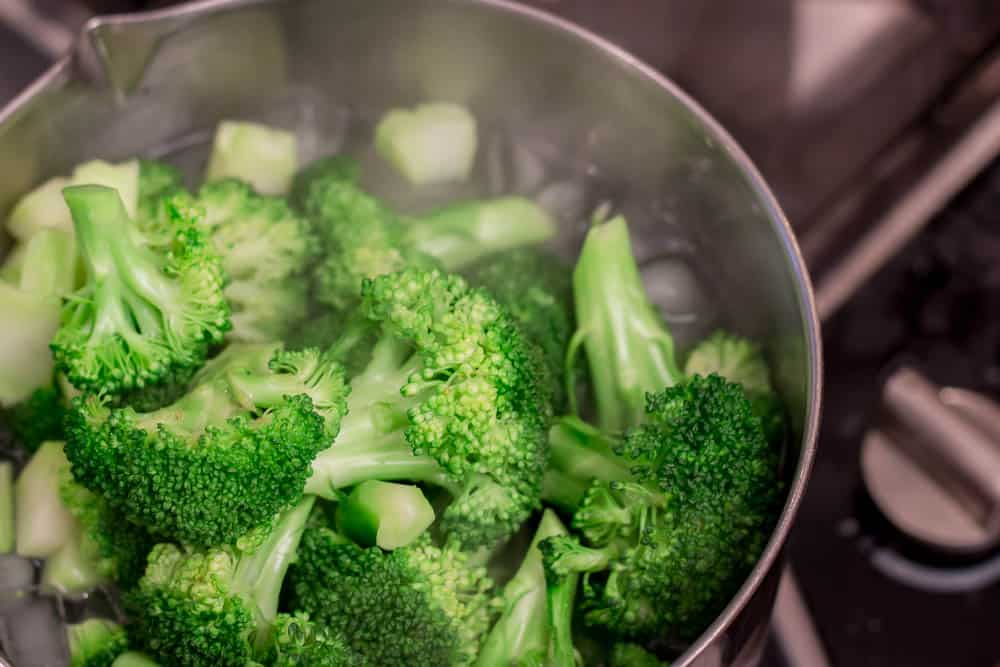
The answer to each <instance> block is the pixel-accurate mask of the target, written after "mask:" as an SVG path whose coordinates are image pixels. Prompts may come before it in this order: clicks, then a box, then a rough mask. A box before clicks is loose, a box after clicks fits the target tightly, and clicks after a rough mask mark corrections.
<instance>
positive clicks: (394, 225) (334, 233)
mask: <svg viewBox="0 0 1000 667" xmlns="http://www.w3.org/2000/svg"><path fill="white" fill-rule="evenodd" d="M305 208H306V212H307V214H308V216H309V217H310V219H311V220H312V221H313V223H314V224H315V226H316V229H317V231H318V233H319V234H320V236H321V237H322V238H323V241H324V245H325V246H326V259H325V260H324V261H323V262H321V263H320V264H319V265H318V266H317V267H316V274H315V282H316V296H317V298H318V299H319V300H321V301H322V302H324V303H326V304H328V305H330V306H332V307H333V308H335V309H337V310H344V309H348V308H350V307H352V306H353V305H355V304H356V303H357V301H358V298H359V295H360V288H361V283H362V281H363V280H364V279H365V278H375V277H378V276H380V275H384V274H387V273H393V272H396V271H400V270H402V269H404V268H408V267H414V268H430V267H433V266H437V265H440V266H442V267H444V268H445V269H447V270H450V271H454V270H459V269H461V268H462V267H465V266H470V265H472V264H474V263H476V262H477V261H478V260H480V259H482V258H483V257H486V256H488V255H491V254H494V253H497V252H500V251H503V250H510V249H512V248H516V247H518V246H522V245H532V244H536V243H541V242H542V241H545V240H546V239H548V238H550V237H551V236H552V235H553V234H554V233H555V224H554V223H553V222H552V220H551V219H550V218H549V217H548V215H547V214H546V213H545V212H544V211H542V210H541V209H540V208H539V207H538V206H537V205H535V204H533V203H531V202H529V201H527V200H523V199H519V198H505V199H497V200H490V201H477V202H468V203H463V204H459V205H455V206H452V207H449V208H446V209H442V210H440V211H436V212H434V213H430V214H428V215H425V216H422V217H420V218H417V219H413V220H408V221H404V220H403V219H401V218H400V217H398V216H397V215H395V214H394V213H393V212H392V211H390V210H389V209H388V208H386V207H385V206H384V205H383V204H382V203H381V202H379V201H378V200H377V199H375V198H374V197H371V196H370V195H368V194H366V193H365V192H363V191H362V190H361V189H360V188H358V187H357V186H356V185H354V184H353V183H350V182H346V181H344V180H342V179H340V178H328V179H316V180H315V181H314V182H313V184H312V186H311V188H310V191H309V197H308V199H307V202H306V207H305Z"/></svg>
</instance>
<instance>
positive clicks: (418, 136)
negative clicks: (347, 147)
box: [375, 102, 478, 185]
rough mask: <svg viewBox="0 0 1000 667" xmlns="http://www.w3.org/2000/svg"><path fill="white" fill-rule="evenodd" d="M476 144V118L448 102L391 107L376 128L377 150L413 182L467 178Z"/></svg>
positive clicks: (450, 180) (436, 183)
mask: <svg viewBox="0 0 1000 667" xmlns="http://www.w3.org/2000/svg"><path fill="white" fill-rule="evenodd" d="M477 143H478V136H477V131H476V117H475V116H473V115H472V113H471V112H470V111H469V110H468V109H466V108H465V107H463V106H459V105H457V104H450V103H447V102H431V103H427V104H421V105H418V106H416V107H414V108H413V109H390V110H389V111H387V112H386V113H385V114H384V115H383V116H382V118H381V119H379V122H378V125H377V126H376V127H375V151H376V152H377V153H378V154H379V155H380V156H381V157H382V159H384V160H385V161H386V162H387V163H389V164H390V165H392V166H393V167H394V168H395V169H396V170H397V171H398V172H399V173H400V174H401V175H402V176H403V177H404V178H406V180H407V181H409V182H410V183H411V184H412V185H438V184H441V183H452V182H460V181H464V180H466V179H467V178H468V177H469V173H470V172H471V171H472V166H473V164H474V163H475V158H476V145H477Z"/></svg>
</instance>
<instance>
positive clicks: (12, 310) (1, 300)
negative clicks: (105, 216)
mask: <svg viewBox="0 0 1000 667" xmlns="http://www.w3.org/2000/svg"><path fill="white" fill-rule="evenodd" d="M73 246H74V243H73V238H72V237H71V236H69V235H68V234H65V233H63V232H60V231H57V230H42V231H40V232H39V233H37V234H35V235H34V236H32V238H31V240H29V241H28V242H27V244H26V245H25V251H24V253H25V259H24V265H23V266H22V267H21V270H20V271H19V275H18V279H19V282H18V284H16V285H15V284H9V283H0V311H2V312H3V313H4V317H3V321H2V322H0V407H10V406H12V405H14V404H16V403H18V402H20V401H23V400H25V399H27V398H28V397H29V396H30V395H31V394H32V392H34V391H35V390H36V389H40V388H42V387H44V386H46V385H47V384H48V383H50V382H51V381H52V372H53V371H52V369H53V361H52V352H51V351H50V350H49V341H51V340H52V337H53V335H55V333H56V331H57V330H58V329H59V313H60V308H61V301H60V298H61V297H62V296H63V295H64V294H66V293H67V292H69V291H70V290H71V289H72V284H73V276H72V267H73V258H74V252H75V250H74V247H73Z"/></svg>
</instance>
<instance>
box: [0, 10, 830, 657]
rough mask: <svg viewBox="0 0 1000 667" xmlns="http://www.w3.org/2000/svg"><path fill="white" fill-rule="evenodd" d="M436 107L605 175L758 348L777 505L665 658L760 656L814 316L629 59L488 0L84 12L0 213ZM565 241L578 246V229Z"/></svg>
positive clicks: (709, 148) (723, 160)
mask: <svg viewBox="0 0 1000 667" xmlns="http://www.w3.org/2000/svg"><path fill="white" fill-rule="evenodd" d="M429 98H433V99H447V100H452V101H457V102H461V103H464V104H467V105H469V106H470V107H472V109H473V110H474V111H475V113H476V114H477V116H478V117H479V118H480V119H481V121H482V124H483V126H484V127H491V128H500V129H502V130H503V132H504V133H505V134H507V135H510V136H514V137H516V138H517V141H518V142H520V143H523V144H525V145H527V146H529V147H530V148H531V150H532V151H534V152H535V153H536V154H539V155H543V156H551V157H553V158H557V159H558V161H560V163H561V164H562V165H563V167H564V169H566V170H568V171H570V172H571V173H574V174H580V175H585V176H587V177H588V178H591V179H594V180H597V181H599V182H600V183H601V184H602V188H603V189H604V190H606V191H607V192H608V193H611V195H610V196H611V199H612V201H613V203H614V204H615V205H616V206H617V207H619V208H621V209H622V210H624V211H627V212H629V215H630V222H631V223H632V226H633V229H634V231H635V234H636V236H637V242H636V249H637V252H638V253H639V254H640V255H644V256H647V257H648V256H649V255H655V254H657V253H658V252H660V250H661V246H662V243H663V239H664V237H665V236H666V235H669V234H678V233H679V234H681V235H683V236H684V237H685V239H686V243H688V244H689V245H690V246H691V247H692V248H693V253H694V255H695V256H696V257H697V258H698V266H699V269H700V270H701V271H702V272H703V273H704V275H706V276H710V277H711V278H710V280H709V281H708V282H709V283H710V285H709V287H711V291H712V292H713V295H714V296H715V298H716V299H717V300H718V302H719V306H718V309H719V310H720V311H721V312H722V313H725V314H726V320H727V321H726V323H727V324H728V325H729V326H733V327H734V328H736V329H738V330H739V331H741V332H743V333H745V334H747V335H751V336H754V337H756V338H758V339H759V340H761V341H762V342H763V343H764V345H765V348H766V349H767V351H768V354H769V356H770V358H771V360H772V363H773V365H774V368H775V375H776V378H775V379H776V384H777V385H778V386H779V388H780V390H781V392H782V394H783V395H784V397H785V399H786V401H787V402H788V405H789V408H790V410H791V414H792V417H793V422H794V425H795V426H796V428H797V430H798V433H799V435H800V438H799V440H798V445H799V447H798V448H793V451H792V452H791V453H792V454H793V456H792V457H791V461H790V462H791V465H790V466H789V483H788V489H789V491H788V498H787V501H786V504H785V509H784V512H783V514H782V515H781V518H780V520H779V522H778V524H777V526H776V528H775V530H774V533H773V535H772V537H771V540H770V541H769V543H768V545H767V548H766V550H765V552H764V554H763V556H762V558H761V559H760V561H759V563H758V564H757V566H756V567H755V568H754V569H753V571H752V573H751V574H750V576H749V577H748V579H747V581H746V582H745V583H744V585H743V587H742V588H741V589H740V591H739V592H738V594H737V595H736V596H735V598H734V599H733V601H732V602H731V603H730V605H729V606H728V607H727V608H726V610H725V611H724V612H723V613H722V614H721V615H720V617H719V618H718V619H717V620H716V621H715V623H713V624H712V626H711V627H710V628H708V629H707V630H706V632H705V633H704V634H703V635H702V636H701V637H700V638H699V639H698V640H697V641H696V642H695V643H694V644H693V645H692V646H690V647H689V649H688V650H687V651H686V652H684V653H683V655H682V656H680V657H679V658H678V659H677V660H675V661H674V662H673V664H674V665H675V667H684V666H689V665H692V666H693V665H698V666H700V667H714V666H716V665H752V664H754V663H755V662H756V659H757V657H758V656H759V653H760V649H761V648H762V646H763V639H764V637H765V636H766V626H767V622H768V617H769V612H770V609H771V606H772V603H773V600H774V595H775V593H776V590H777V584H778V579H779V575H780V567H779V566H780V563H781V551H782V543H783V541H784V539H785V536H786V535H787V532H788V530H789V527H790V525H791V522H792V519H793V517H794V514H795V511H796V508H797V506H798V503H799V501H800V499H801V496H802V493H803V489H804V487H805V484H806V479H807V477H808V474H809V469H810V465H811V462H812V458H813V453H814V446H815V445H814V443H815V437H816V430H817V426H818V418H819V400H820V383H821V360H820V342H819V336H818V324H817V320H816V316H815V310H814V308H813V304H812V295H811V290H810V285H809V280H808V276H807V273H806V269H805V267H804V265H803V262H802V259H801V257H800V255H799V252H798V249H797V246H796V244H795V241H794V238H793V236H792V233H791V230H790V228H789V226H788V224H787V222H786V221H785V219H784V217H783V216H782V214H781V211H780V209H779V207H778V205H777V203H776V202H775V200H774V198H773V197H772V196H771V194H770V192H769V191H768V189H767V186H766V185H765V184H764V182H763V181H762V179H761V177H760V176H759V174H758V173H757V171H756V170H755V169H754V167H753V166H752V165H751V163H750V161H749V160H748V159H747V157H746V156H745V155H744V154H743V152H742V151H741V150H740V149H739V148H738V147H737V145H736V144H735V142H734V141H733V140H732V139H731V138H730V137H729V136H728V135H727V134H726V133H725V132H724V131H723V130H722V129H721V128H720V127H719V126H718V124H717V123H715V122H714V121H713V120H712V119H711V118H710V117H708V115H707V114H706V113H705V112H704V111H702V110H701V109H700V108H699V107H698V106H697V105H696V104H695V103H694V102H692V101H691V100H690V99H689V98H688V97H687V96H686V95H685V94H684V93H682V92H681V91H680V90H678V89H677V88H676V87H675V86H674V85H673V84H672V83H670V82H669V81H667V80H666V79H664V78H663V77H662V76H660V75H659V74H658V73H656V72H655V71H654V70H652V69H651V68H649V67H647V66H645V65H643V64H642V63H640V62H638V61H637V60H636V59H635V58H633V57H632V56H630V55H628V54H626V53H625V52H623V51H621V50H619V49H617V48H616V47H613V46H611V45H609V44H608V43H606V42H604V41H603V40H601V39H599V38H597V37H595V36H593V35H591V34H590V33H587V32H585V31H583V30H581V29H579V28H577V27H575V26H573V25H571V24H569V23H567V22H564V21H561V20H559V19H556V18H553V17H551V16H548V15H546V14H543V13H541V12H537V11H534V10H531V9H526V8H524V7H520V6H517V5H514V4H512V3H507V2H502V1H500V0H479V1H475V2H470V1H467V0H466V1H459V0H450V1H431V0H409V1H407V0H375V1H372V0H369V1H363V0H344V1H342V2H336V3H331V2H323V1H321V0H300V1H298V2H284V3H281V2H265V1H253V0H243V1H239V0H237V1H232V2H228V1H220V0H210V1H208V2H202V3H195V4H191V5H185V6H181V7H179V8H176V9H171V10H164V11H159V12H153V13H148V14H144V15H133V16H122V17H110V18H100V19H95V20H93V21H91V22H90V23H89V24H88V26H87V30H86V34H85V36H84V39H82V40H80V42H79V43H78V46H77V49H76V50H75V51H74V53H73V55H72V56H69V57H66V58H64V59H62V60H60V61H59V62H58V63H57V64H56V65H55V66H54V67H53V68H52V69H51V70H50V71H49V72H48V73H47V74H46V75H45V76H44V77H43V78H42V79H41V80H39V81H38V82H37V83H36V84H35V85H34V86H32V87H31V88H30V89H29V90H28V91H27V92H26V93H25V94H24V95H22V96H21V97H20V98H18V99H17V100H15V101H14V102H13V103H12V104H11V105H10V106H8V107H7V108H6V109H4V110H3V111H2V112H0V213H3V212H4V210H5V209H6V208H7V207H9V205H10V204H11V203H12V202H13V201H14V200H15V198H16V197H17V196H18V195H19V194H20V193H22V192H24V191H25V190H26V189H27V188H29V187H30V186H32V185H35V184H37V183H38V182H39V181H41V180H42V179H43V178H45V177H48V176H51V175H54V174H57V173H61V172H64V171H66V170H67V169H68V168H69V167H70V166H71V165H73V164H74V163H76V162H79V161H81V160H84V159H88V158H92V157H95V156H97V157H103V158H107V159H118V158H124V157H127V156H131V155H135V154H146V155H151V154H152V155H168V156H172V157H173V158H175V159H176V160H178V161H180V162H183V161H184V160H185V159H186V158H185V157H184V156H185V155H186V154H187V153H186V151H185V150H180V151H178V150H177V149H178V147H188V146H191V145H194V144H197V143H199V142H201V141H204V139H205V137H207V136H209V135H210V132H211V129H212V128H213V127H214V125H215V124H216V123H217V122H218V121H219V120H221V119H223V118H228V117H234V116H236V117H242V118H253V119H262V120H267V121H270V122H278V123H281V124H285V125H288V126H290V127H292V128H293V129H296V130H297V131H299V132H300V135H302V136H305V137H307V138H308V140H309V141H310V142H312V143H313V144H316V145H315V146H312V148H314V149H315V150H319V151H321V150H332V149H335V148H336V147H337V146H339V145H340V137H339V133H340V132H341V131H342V130H343V128H342V126H341V125H342V123H341V119H342V117H343V116H345V114H346V116H347V117H350V118H362V119H364V118H370V117H371V116H372V115H373V114H375V113H378V112H380V111H381V110H383V109H385V108H386V107H388V106H390V105H400V104H410V103H413V102H416V101H419V100H424V99H429ZM345 110H346V111H345ZM194 164H195V165H196V167H197V161H195V163H194ZM577 222H578V223H582V221H577ZM563 231H564V237H565V239H566V240H567V244H568V245H567V247H575V246H574V245H573V244H574V243H576V242H578V240H579V237H580V235H581V233H582V226H581V224H567V225H566V227H565V229H564V230H563Z"/></svg>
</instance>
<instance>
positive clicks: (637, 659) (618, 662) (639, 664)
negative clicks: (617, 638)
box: [611, 642, 670, 667]
mask: <svg viewBox="0 0 1000 667" xmlns="http://www.w3.org/2000/svg"><path fill="white" fill-rule="evenodd" d="M669 665H670V663H668V662H663V661H661V660H660V659H659V658H657V657H656V656H655V655H653V654H652V653H650V652H649V651H647V650H646V649H644V648H643V647H641V646H639V645H638V644H629V643H625V642H619V643H617V644H615V646H614V648H613V649H611V667H669Z"/></svg>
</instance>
